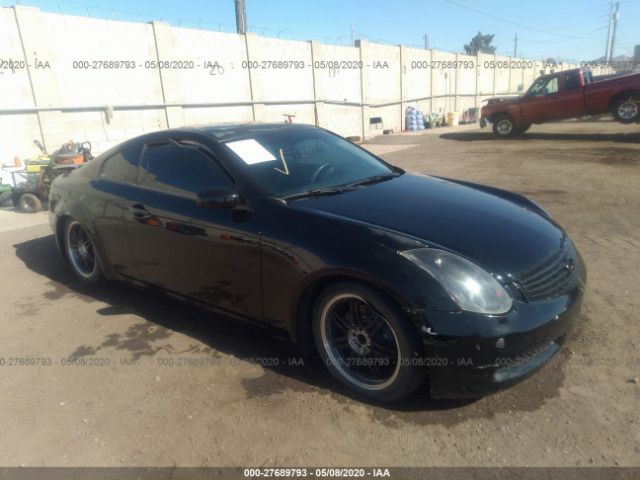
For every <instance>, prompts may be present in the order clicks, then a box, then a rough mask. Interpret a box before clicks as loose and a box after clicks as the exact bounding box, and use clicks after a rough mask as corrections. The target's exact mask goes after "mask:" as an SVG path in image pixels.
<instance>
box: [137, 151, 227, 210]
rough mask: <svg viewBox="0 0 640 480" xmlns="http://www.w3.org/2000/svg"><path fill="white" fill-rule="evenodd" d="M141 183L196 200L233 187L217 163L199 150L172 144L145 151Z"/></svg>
mask: <svg viewBox="0 0 640 480" xmlns="http://www.w3.org/2000/svg"><path fill="white" fill-rule="evenodd" d="M138 183H139V184H140V185H142V186H144V187H148V188H153V189H154V190H161V191H163V192H167V193H173V194H177V195H183V196H187V197H193V198H195V197H196V196H197V194H198V193H200V192H203V191H205V190H208V189H210V188H213V187H228V186H232V182H231V180H230V179H229V177H228V176H227V174H226V173H225V172H224V171H223V170H222V169H221V168H220V167H219V166H218V164H217V163H216V162H215V160H213V159H212V158H210V157H209V156H208V155H206V154H204V153H203V152H201V151H200V150H198V149H197V148H195V147H190V146H180V145H175V144H172V143H168V144H161V145H150V146H148V147H147V148H146V149H145V151H144V153H143V156H142V160H141V162H140V178H139V180H138Z"/></svg>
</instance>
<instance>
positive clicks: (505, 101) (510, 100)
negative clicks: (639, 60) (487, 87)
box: [485, 96, 522, 106]
mask: <svg viewBox="0 0 640 480" xmlns="http://www.w3.org/2000/svg"><path fill="white" fill-rule="evenodd" d="M521 99H522V97H520V96H510V97H492V98H488V99H487V100H485V101H486V102H487V106H490V105H495V104H496V103H500V104H513V103H518V102H519V101H520V100H521Z"/></svg>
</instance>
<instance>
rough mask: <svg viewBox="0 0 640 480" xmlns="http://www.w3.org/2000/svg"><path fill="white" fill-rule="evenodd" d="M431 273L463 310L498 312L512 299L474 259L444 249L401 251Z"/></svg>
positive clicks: (401, 253) (506, 306) (508, 307)
mask: <svg viewBox="0 0 640 480" xmlns="http://www.w3.org/2000/svg"><path fill="white" fill-rule="evenodd" d="M400 255H402V256H403V257H405V258H407V259H409V260H411V261H412V262H414V263H415V264H416V265H418V266H419V267H420V268H422V269H424V270H426V271H427V272H428V273H430V274H431V275H432V276H433V277H434V278H435V279H436V280H438V281H439V282H440V284H441V285H442V286H443V287H444V289H445V290H446V291H447V293H448V294H449V295H450V296H451V298H452V299H453V300H454V301H455V302H456V303H457V304H458V306H459V307H460V308H461V309H462V310H467V311H469V312H476V313H486V314H493V315H498V314H502V313H506V312H508V311H509V310H510V309H511V305H512V303H513V300H512V299H511V297H510V296H509V294H508V293H507V292H506V290H505V289H504V288H503V287H502V285H500V284H499V283H498V281H497V280H496V279H495V278H493V277H492V276H491V275H489V274H488V273H487V272H485V271H484V270H483V269H482V268H480V267H478V266H477V265H475V264H474V263H471V262H470V261H468V260H466V259H464V258H462V257H459V256H457V255H454V254H452V253H449V252H445V251H443V250H437V249H434V248H416V249H415V250H407V251H406V252H400Z"/></svg>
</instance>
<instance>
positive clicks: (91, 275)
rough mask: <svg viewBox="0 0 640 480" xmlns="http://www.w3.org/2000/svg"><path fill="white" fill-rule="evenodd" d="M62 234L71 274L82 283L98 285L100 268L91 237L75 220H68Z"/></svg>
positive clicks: (100, 277) (100, 273) (100, 274)
mask: <svg viewBox="0 0 640 480" xmlns="http://www.w3.org/2000/svg"><path fill="white" fill-rule="evenodd" d="M64 232H65V233H64V249H65V254H66V257H67V260H68V261H69V265H70V266H71V269H72V270H73V273H75V275H76V277H78V278H79V279H80V280H81V281H83V282H84V283H88V284H95V283H98V282H99V281H100V280H101V279H102V268H101V266H100V259H99V257H98V254H97V251H96V249H95V246H94V245H93V242H92V241H91V237H90V236H89V234H88V233H87V231H86V230H85V229H84V227H83V226H82V225H80V223H79V222H78V221H76V220H69V221H68V222H67V224H66V227H65V230H64Z"/></svg>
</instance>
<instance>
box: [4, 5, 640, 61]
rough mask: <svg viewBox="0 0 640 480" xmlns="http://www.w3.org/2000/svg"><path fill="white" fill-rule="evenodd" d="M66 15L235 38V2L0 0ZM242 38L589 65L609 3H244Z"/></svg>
mask: <svg viewBox="0 0 640 480" xmlns="http://www.w3.org/2000/svg"><path fill="white" fill-rule="evenodd" d="M15 3H19V4H21V5H30V6H34V7H38V8H40V9H41V10H43V11H47V12H57V13H63V14H66V15H81V16H91V17H98V18H106V19H116V20H127V21H137V22H148V21H151V20H163V21H166V22H169V23H170V24H172V25H176V26H178V25H179V26H183V27H190V28H203V29H207V30H222V31H225V32H235V7H234V0H180V1H162V0H155V1H154V0H0V5H2V6H11V5H13V4H15ZM246 5H247V19H248V22H247V23H248V26H249V31H252V32H255V33H257V34H258V35H264V36H270V37H280V38H286V39H292V40H318V41H320V42H323V43H333V44H342V45H349V44H350V42H351V36H352V33H353V37H354V38H355V39H365V40H369V41H375V42H380V43H391V44H403V45H410V46H416V47H424V46H425V39H424V37H425V35H428V37H429V47H430V48H437V49H439V50H446V51H460V52H462V51H463V45H464V44H465V43H468V42H469V40H470V39H471V38H472V37H473V36H474V35H475V34H476V33H477V32H478V31H481V32H482V33H485V34H486V33H489V34H495V38H494V42H493V43H494V45H495V46H497V53H498V54H501V55H513V53H514V38H515V36H516V34H517V36H518V47H517V49H518V56H523V57H525V58H531V59H542V58H548V57H553V58H557V59H562V60H571V61H583V60H594V59H596V58H599V57H602V56H603V55H604V53H605V47H606V37H607V25H608V18H609V9H610V0H606V1H605V0H582V1H578V2H576V1H570V0H532V1H526V0H511V1H508V0H507V1H504V0H500V1H495V0H246ZM639 25H640V0H620V7H619V16H618V28H617V35H616V43H615V50H614V55H616V56H617V55H622V54H624V55H629V56H632V55H633V46H634V45H636V44H640V28H638V26H639Z"/></svg>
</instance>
